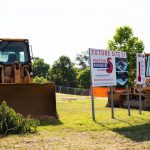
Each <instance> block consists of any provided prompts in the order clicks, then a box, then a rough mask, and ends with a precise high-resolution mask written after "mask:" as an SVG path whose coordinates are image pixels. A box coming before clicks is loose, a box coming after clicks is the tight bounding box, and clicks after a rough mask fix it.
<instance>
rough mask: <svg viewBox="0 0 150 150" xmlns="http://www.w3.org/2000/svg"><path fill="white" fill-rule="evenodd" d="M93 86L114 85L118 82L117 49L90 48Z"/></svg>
mask: <svg viewBox="0 0 150 150" xmlns="http://www.w3.org/2000/svg"><path fill="white" fill-rule="evenodd" d="M89 53H90V64H91V76H92V78H91V80H92V86H114V85H116V84H117V82H116V67H115V54H116V53H115V51H109V50H101V49H90V51H89Z"/></svg>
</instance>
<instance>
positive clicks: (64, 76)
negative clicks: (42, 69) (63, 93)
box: [50, 56, 77, 87]
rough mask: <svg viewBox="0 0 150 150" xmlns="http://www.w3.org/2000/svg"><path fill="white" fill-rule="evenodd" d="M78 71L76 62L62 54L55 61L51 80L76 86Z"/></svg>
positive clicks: (64, 84) (63, 84)
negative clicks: (75, 66)
mask: <svg viewBox="0 0 150 150" xmlns="http://www.w3.org/2000/svg"><path fill="white" fill-rule="evenodd" d="M76 75H77V72H76V70H75V69H74V64H73V63H72V62H71V60H70V58H69V57H67V56H61V57H59V59H58V60H57V61H55V62H54V64H53V66H52V68H51V71H50V80H51V81H53V82H55V83H56V84H57V85H62V86H71V87H75V86H76Z"/></svg>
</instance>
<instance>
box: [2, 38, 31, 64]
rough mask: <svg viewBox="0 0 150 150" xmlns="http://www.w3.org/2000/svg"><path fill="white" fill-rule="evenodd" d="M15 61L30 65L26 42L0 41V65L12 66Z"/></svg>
mask: <svg viewBox="0 0 150 150" xmlns="http://www.w3.org/2000/svg"><path fill="white" fill-rule="evenodd" d="M15 61H18V62H19V64H21V65H24V64H27V63H31V57H30V52H29V43H28V40H18V41H17V40H4V39H1V40H0V64H2V65H13V64H14V63H15Z"/></svg>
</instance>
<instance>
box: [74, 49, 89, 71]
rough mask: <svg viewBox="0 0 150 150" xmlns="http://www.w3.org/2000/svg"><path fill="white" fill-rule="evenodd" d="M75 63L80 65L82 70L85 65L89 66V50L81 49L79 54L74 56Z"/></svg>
mask: <svg viewBox="0 0 150 150" xmlns="http://www.w3.org/2000/svg"><path fill="white" fill-rule="evenodd" d="M76 61H77V65H79V66H80V67H81V69H82V70H84V69H85V68H86V67H88V66H89V64H90V62H89V51H88V50H87V51H83V52H81V53H80V54H77V56H76Z"/></svg>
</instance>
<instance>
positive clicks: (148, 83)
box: [106, 53, 150, 110]
mask: <svg viewBox="0 0 150 150" xmlns="http://www.w3.org/2000/svg"><path fill="white" fill-rule="evenodd" d="M141 93H142V109H143V110H150V53H145V82H144V85H143V86H142V88H141ZM113 99H114V106H116V107H127V105H128V103H127V91H126V89H121V90H120V89H114V93H113ZM129 99H130V107H131V108H139V85H137V84H136V82H135V83H134V88H130V89H129ZM106 106H111V100H110V92H109V93H108V103H107V105H106Z"/></svg>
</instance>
